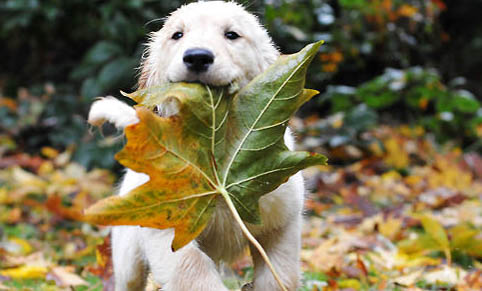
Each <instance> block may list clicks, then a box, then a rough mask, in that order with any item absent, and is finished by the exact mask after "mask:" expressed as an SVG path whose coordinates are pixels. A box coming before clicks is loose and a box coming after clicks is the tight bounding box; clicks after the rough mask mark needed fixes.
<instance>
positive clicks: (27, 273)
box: [0, 266, 48, 279]
mask: <svg viewBox="0 0 482 291" xmlns="http://www.w3.org/2000/svg"><path fill="white" fill-rule="evenodd" d="M47 271H48V269H47V267H44V266H21V267H17V268H10V269H4V270H0V275H2V276H5V277H10V278H12V279H42V278H44V277H45V275H46V274H47Z"/></svg>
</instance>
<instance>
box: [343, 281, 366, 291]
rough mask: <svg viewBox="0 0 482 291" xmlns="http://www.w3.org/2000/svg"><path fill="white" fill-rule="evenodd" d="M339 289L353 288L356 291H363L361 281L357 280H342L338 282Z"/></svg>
mask: <svg viewBox="0 0 482 291" xmlns="http://www.w3.org/2000/svg"><path fill="white" fill-rule="evenodd" d="M338 287H339V288H352V289H355V290H360V289H361V283H360V281H358V280H356V279H345V280H340V281H338Z"/></svg>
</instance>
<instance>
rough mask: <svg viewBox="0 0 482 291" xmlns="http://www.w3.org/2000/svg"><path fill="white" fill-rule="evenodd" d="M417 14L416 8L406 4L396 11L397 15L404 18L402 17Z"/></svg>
mask: <svg viewBox="0 0 482 291" xmlns="http://www.w3.org/2000/svg"><path fill="white" fill-rule="evenodd" d="M417 12H418V8H417V7H415V6H412V5H408V4H403V5H402V6H400V8H399V9H398V15H400V16H404V17H411V16H413V15H415V14H416V13H417Z"/></svg>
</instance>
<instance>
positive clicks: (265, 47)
mask: <svg viewBox="0 0 482 291" xmlns="http://www.w3.org/2000/svg"><path fill="white" fill-rule="evenodd" d="M278 56H279V52H278V51H277V49H276V48H275V46H274V45H273V43H272V41H271V38H270V37H269V35H268V33H267V32H266V30H265V29H264V28H263V27H262V26H261V25H260V24H259V22H258V20H257V18H256V17H255V16H253V15H252V14H250V13H248V12H247V11H246V10H244V8H243V7H242V6H241V5H239V4H236V3H234V2H223V1H210V2H196V3H191V4H189V5H185V6H182V7H181V8H179V9H178V10H176V11H175V12H173V13H172V14H171V15H170V16H169V17H168V18H167V20H166V22H165V24H164V26H163V28H162V29H161V30H159V31H157V32H154V33H152V35H151V40H150V42H149V43H148V45H147V49H146V53H145V56H144V60H143V62H142V64H141V76H140V78H139V87H141V88H144V87H150V86H154V85H159V84H162V83H165V82H182V81H184V82H201V83H204V84H208V85H212V86H227V85H231V84H237V85H238V86H241V87H242V86H244V85H246V84H247V83H248V82H249V81H250V80H251V79H253V78H254V77H255V76H256V75H258V74H260V73H261V72H262V71H264V70H265V69H266V68H267V67H268V66H269V65H270V64H272V63H273V62H274V61H275V60H276V58H277V57H278Z"/></svg>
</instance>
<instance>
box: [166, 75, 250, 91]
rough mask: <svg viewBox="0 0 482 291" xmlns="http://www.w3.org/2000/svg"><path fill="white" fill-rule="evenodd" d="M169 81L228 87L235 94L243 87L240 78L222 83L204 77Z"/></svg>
mask: <svg viewBox="0 0 482 291" xmlns="http://www.w3.org/2000/svg"><path fill="white" fill-rule="evenodd" d="M168 81H169V83H181V82H184V83H194V84H202V85H207V86H209V87H212V88H228V92H229V94H235V93H236V92H238V91H239V90H240V89H241V86H240V81H238V80H236V79H235V80H231V81H228V82H222V83H217V82H207V81H206V80H202V78H192V79H191V78H187V79H181V80H178V81H172V80H170V79H169V80H168Z"/></svg>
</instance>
